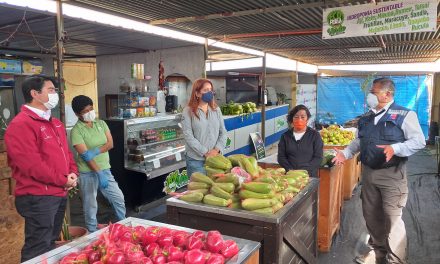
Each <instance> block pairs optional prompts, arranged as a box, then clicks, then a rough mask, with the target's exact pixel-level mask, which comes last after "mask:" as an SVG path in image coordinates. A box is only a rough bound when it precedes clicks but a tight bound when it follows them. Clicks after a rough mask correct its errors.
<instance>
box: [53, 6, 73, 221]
mask: <svg viewBox="0 0 440 264" xmlns="http://www.w3.org/2000/svg"><path fill="white" fill-rule="evenodd" d="M56 40H57V54H56V56H57V81H58V88H59V95H60V102H59V104H60V120H61V122H63V123H64V124H66V117H65V115H66V113H65V110H64V83H63V50H64V21H63V8H62V3H61V0H57V17H56ZM69 200H70V199H69V198H68V199H67V204H66V212H65V216H66V220H67V223H68V224H70V223H71V220H70V201H69Z"/></svg>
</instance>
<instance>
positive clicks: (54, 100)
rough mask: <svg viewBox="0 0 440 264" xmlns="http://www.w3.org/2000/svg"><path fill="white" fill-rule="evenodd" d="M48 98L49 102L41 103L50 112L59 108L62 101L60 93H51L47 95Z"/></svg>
mask: <svg viewBox="0 0 440 264" xmlns="http://www.w3.org/2000/svg"><path fill="white" fill-rule="evenodd" d="M47 96H48V97H49V101H47V102H46V103H43V102H41V101H40V102H41V103H43V105H44V106H45V107H46V108H47V109H48V110H51V109H54V108H55V107H56V106H57V104H58V101H59V100H60V98H59V97H58V93H50V94H47ZM37 100H38V99H37Z"/></svg>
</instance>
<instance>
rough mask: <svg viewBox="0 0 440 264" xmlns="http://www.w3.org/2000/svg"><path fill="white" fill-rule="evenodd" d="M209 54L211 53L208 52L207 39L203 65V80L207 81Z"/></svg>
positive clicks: (206, 40)
mask: <svg viewBox="0 0 440 264" xmlns="http://www.w3.org/2000/svg"><path fill="white" fill-rule="evenodd" d="M208 52H209V50H208V39H207V38H205V46H204V49H203V55H204V57H205V63H203V78H205V79H206V76H207V74H206V61H207V60H208Z"/></svg>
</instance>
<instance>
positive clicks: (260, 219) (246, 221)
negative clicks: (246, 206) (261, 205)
mask: <svg viewBox="0 0 440 264" xmlns="http://www.w3.org/2000/svg"><path fill="white" fill-rule="evenodd" d="M318 185H319V183H318V180H317V179H311V181H310V183H309V184H308V185H307V186H306V187H305V188H304V189H303V190H302V191H301V192H300V193H299V194H298V195H297V196H295V197H294V199H293V200H292V201H290V202H289V203H287V204H286V205H285V206H284V208H282V209H281V210H280V211H278V212H277V213H276V214H275V215H273V216H265V215H258V214H255V213H250V212H248V211H245V210H237V209H229V208H221V207H214V206H209V205H204V204H194V203H185V202H183V201H181V200H178V199H175V198H170V199H168V200H167V222H168V223H170V224H174V225H179V226H184V227H189V228H196V229H201V230H212V229H216V230H219V231H220V232H221V233H222V234H225V235H230V236H235V237H238V238H244V239H248V240H253V241H257V242H260V243H261V248H260V260H259V263H264V264H281V263H291V264H304V263H305V264H313V263H317V243H316V230H317V228H316V224H317V206H318Z"/></svg>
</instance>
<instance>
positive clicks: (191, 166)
mask: <svg viewBox="0 0 440 264" xmlns="http://www.w3.org/2000/svg"><path fill="white" fill-rule="evenodd" d="M185 158H186V175H188V177H190V176H191V174H193V173H194V172H200V173H203V174H205V175H206V170H205V167H204V166H205V160H196V159H193V158H190V157H188V156H186V157H185Z"/></svg>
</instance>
